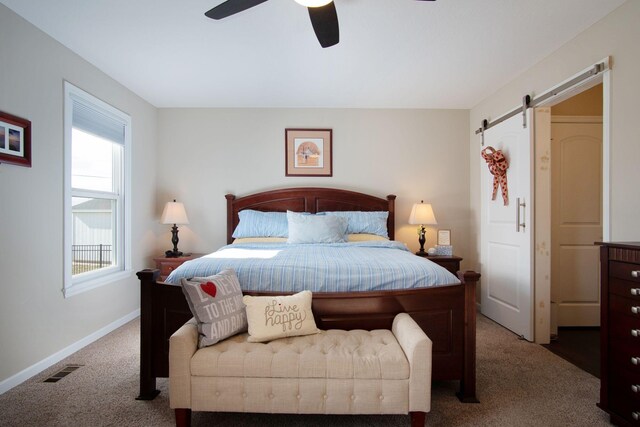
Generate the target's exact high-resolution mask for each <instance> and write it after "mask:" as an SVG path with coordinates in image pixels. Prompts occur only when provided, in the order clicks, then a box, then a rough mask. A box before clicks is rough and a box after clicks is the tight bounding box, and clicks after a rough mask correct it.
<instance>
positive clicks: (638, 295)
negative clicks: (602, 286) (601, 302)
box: [609, 277, 640, 301]
mask: <svg viewBox="0 0 640 427" xmlns="http://www.w3.org/2000/svg"><path fill="white" fill-rule="evenodd" d="M609 293H612V294H615V295H620V296H621V297H625V298H632V299H635V300H637V301H640V282H632V281H631V280H622V279H620V278H617V277H611V278H609Z"/></svg>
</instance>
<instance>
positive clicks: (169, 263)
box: [153, 254, 203, 282]
mask: <svg viewBox="0 0 640 427" xmlns="http://www.w3.org/2000/svg"><path fill="white" fill-rule="evenodd" d="M202 255H203V254H188V255H185V256H181V257H177V258H166V257H161V258H154V259H153V261H154V262H155V263H156V268H157V269H158V270H160V277H159V280H160V281H162V282H164V281H165V279H166V278H167V276H169V274H171V272H172V271H173V270H175V269H176V268H178V267H180V266H181V265H182V264H183V263H185V262H187V261H189V260H192V259H196V258H200V257H201V256H202Z"/></svg>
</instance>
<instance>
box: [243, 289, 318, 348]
mask: <svg viewBox="0 0 640 427" xmlns="http://www.w3.org/2000/svg"><path fill="white" fill-rule="evenodd" d="M243 301H244V303H245V305H246V306H247V319H248V321H249V338H248V339H247V340H248V341H250V342H265V341H271V340H275V339H277V338H285V337H294V336H298V335H310V334H317V333H318V332H320V330H319V329H318V328H317V327H316V321H315V320H314V319H313V313H312V312H311V291H302V292H298V293H297V294H294V295H288V296H269V297H252V296H249V295H245V296H244V297H243Z"/></svg>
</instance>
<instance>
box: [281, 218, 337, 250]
mask: <svg viewBox="0 0 640 427" xmlns="http://www.w3.org/2000/svg"><path fill="white" fill-rule="evenodd" d="M287 221H288V223H289V239H288V240H287V243H343V242H346V241H347V234H346V232H347V224H348V220H347V219H346V218H342V217H337V216H325V215H309V214H301V213H297V212H291V211H287Z"/></svg>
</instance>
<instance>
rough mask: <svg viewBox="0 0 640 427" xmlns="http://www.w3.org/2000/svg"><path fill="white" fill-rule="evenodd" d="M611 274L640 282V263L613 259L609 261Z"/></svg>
mask: <svg viewBox="0 0 640 427" xmlns="http://www.w3.org/2000/svg"><path fill="white" fill-rule="evenodd" d="M609 276H611V277H617V278H619V279H624V280H631V281H633V282H636V283H638V284H640V264H631V263H628V262H620V261H611V262H609Z"/></svg>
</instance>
